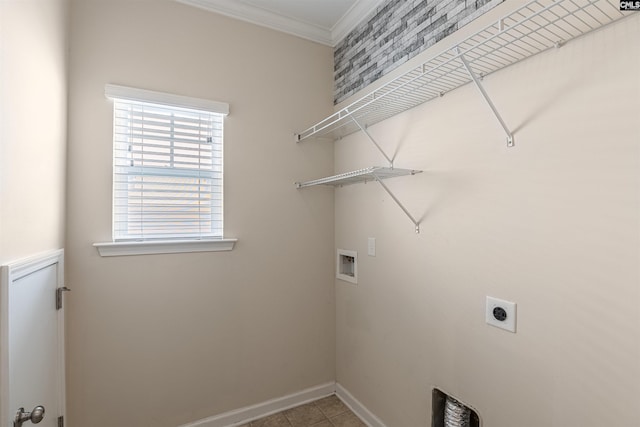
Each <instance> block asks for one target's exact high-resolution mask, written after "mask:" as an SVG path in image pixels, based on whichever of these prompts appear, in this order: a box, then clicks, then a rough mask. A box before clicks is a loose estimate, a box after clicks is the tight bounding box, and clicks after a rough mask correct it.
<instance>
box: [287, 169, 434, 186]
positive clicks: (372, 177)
mask: <svg viewBox="0 0 640 427" xmlns="http://www.w3.org/2000/svg"><path fill="white" fill-rule="evenodd" d="M421 172H422V171H420V170H414V169H399V168H386V167H382V166H372V167H368V168H365V169H358V170H356V171H352V172H345V173H341V174H338V175H334V176H328V177H325V178H320V179H314V180H313V181H306V182H296V187H297V188H303V187H312V186H314V185H333V186H334V187H341V186H343V185H349V184H356V183H360V182H369V181H380V180H383V179H387V178H394V177H398V176H406V175H415V174H417V173H421Z"/></svg>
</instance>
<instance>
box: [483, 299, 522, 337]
mask: <svg viewBox="0 0 640 427" xmlns="http://www.w3.org/2000/svg"><path fill="white" fill-rule="evenodd" d="M485 321H486V322H487V323H488V324H489V325H491V326H495V327H497V328H501V329H504V330H507V331H510V332H515V331H516V303H515V302H511V301H505V300H502V299H499V298H493V297H487V304H486V310H485Z"/></svg>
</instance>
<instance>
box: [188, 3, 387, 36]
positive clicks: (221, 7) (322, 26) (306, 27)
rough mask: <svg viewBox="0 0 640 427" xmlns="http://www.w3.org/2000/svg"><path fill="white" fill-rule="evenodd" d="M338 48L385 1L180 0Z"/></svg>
mask: <svg viewBox="0 0 640 427" xmlns="http://www.w3.org/2000/svg"><path fill="white" fill-rule="evenodd" d="M177 1H179V2H180V3H184V4H188V5H191V6H196V7H199V8H201V9H205V10H209V11H211V12H216V13H220V14H223V15H226V16H230V17H232V18H236V19H241V20H243V21H247V22H251V23H253V24H257V25H261V26H263V27H268V28H271V29H274V30H278V31H282V32H285V33H288V34H293V35H295V36H298V37H302V38H305V39H308V40H313V41H315V42H318V43H322V44H325V45H328V46H332V47H333V46H336V45H337V44H338V43H339V42H340V40H342V39H343V38H344V37H345V36H346V35H347V34H348V33H349V32H350V31H351V30H353V29H354V28H355V27H356V26H357V25H358V24H359V23H360V22H361V21H362V20H363V19H364V18H365V17H366V16H367V15H368V14H369V13H370V12H371V11H373V10H374V9H375V8H376V7H377V6H378V5H379V4H380V3H382V2H383V1H384V0H177Z"/></svg>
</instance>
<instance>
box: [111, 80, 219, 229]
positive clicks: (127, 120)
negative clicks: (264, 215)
mask: <svg viewBox="0 0 640 427" xmlns="http://www.w3.org/2000/svg"><path fill="white" fill-rule="evenodd" d="M113 88H117V89H118V91H114V90H113ZM109 89H111V95H112V96H111V97H112V98H113V100H114V128H113V135H114V137H113V138H114V175H113V239H114V241H127V240H142V241H145V240H171V239H207V238H222V237H223V191H222V190H223V155H222V154H223V119H224V109H223V113H221V112H216V111H207V110H204V109H197V108H186V107H184V105H185V104H188V102H183V101H185V100H188V98H184V97H175V98H180V99H179V101H180V102H175V104H178V105H179V106H176V105H168V104H164V103H158V102H145V101H144V100H140V98H142V99H144V98H147V99H153V100H154V101H155V100H156V99H158V98H157V97H155V98H154V97H149V96H146V97H145V96H128V97H126V98H129V99H125V97H124V96H123V97H116V95H117V94H116V95H114V93H113V92H117V93H123V90H122V89H123V88H121V87H113V86H112V87H111V88H109V87H108V88H107V96H109V95H110V91H109ZM125 89H127V88H125ZM125 93H131V94H133V95H149V94H150V93H151V94H157V93H156V92H148V91H140V90H136V89H132V90H131V92H126V91H125ZM160 95H162V94H160ZM171 97H172V95H168V96H167V98H168V99H169V100H171V99H170V98H171ZM175 100H176V99H174V101H175ZM200 101H202V100H200ZM214 104H217V105H226V104H220V103H214ZM201 105H202V102H200V103H198V106H201ZM227 108H228V107H227ZM212 109H214V110H215V108H212ZM227 111H228V110H227Z"/></svg>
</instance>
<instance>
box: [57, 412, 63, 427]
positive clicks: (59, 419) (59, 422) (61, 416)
mask: <svg viewBox="0 0 640 427" xmlns="http://www.w3.org/2000/svg"><path fill="white" fill-rule="evenodd" d="M58 427H64V416H63V415H60V416H59V417H58Z"/></svg>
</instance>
